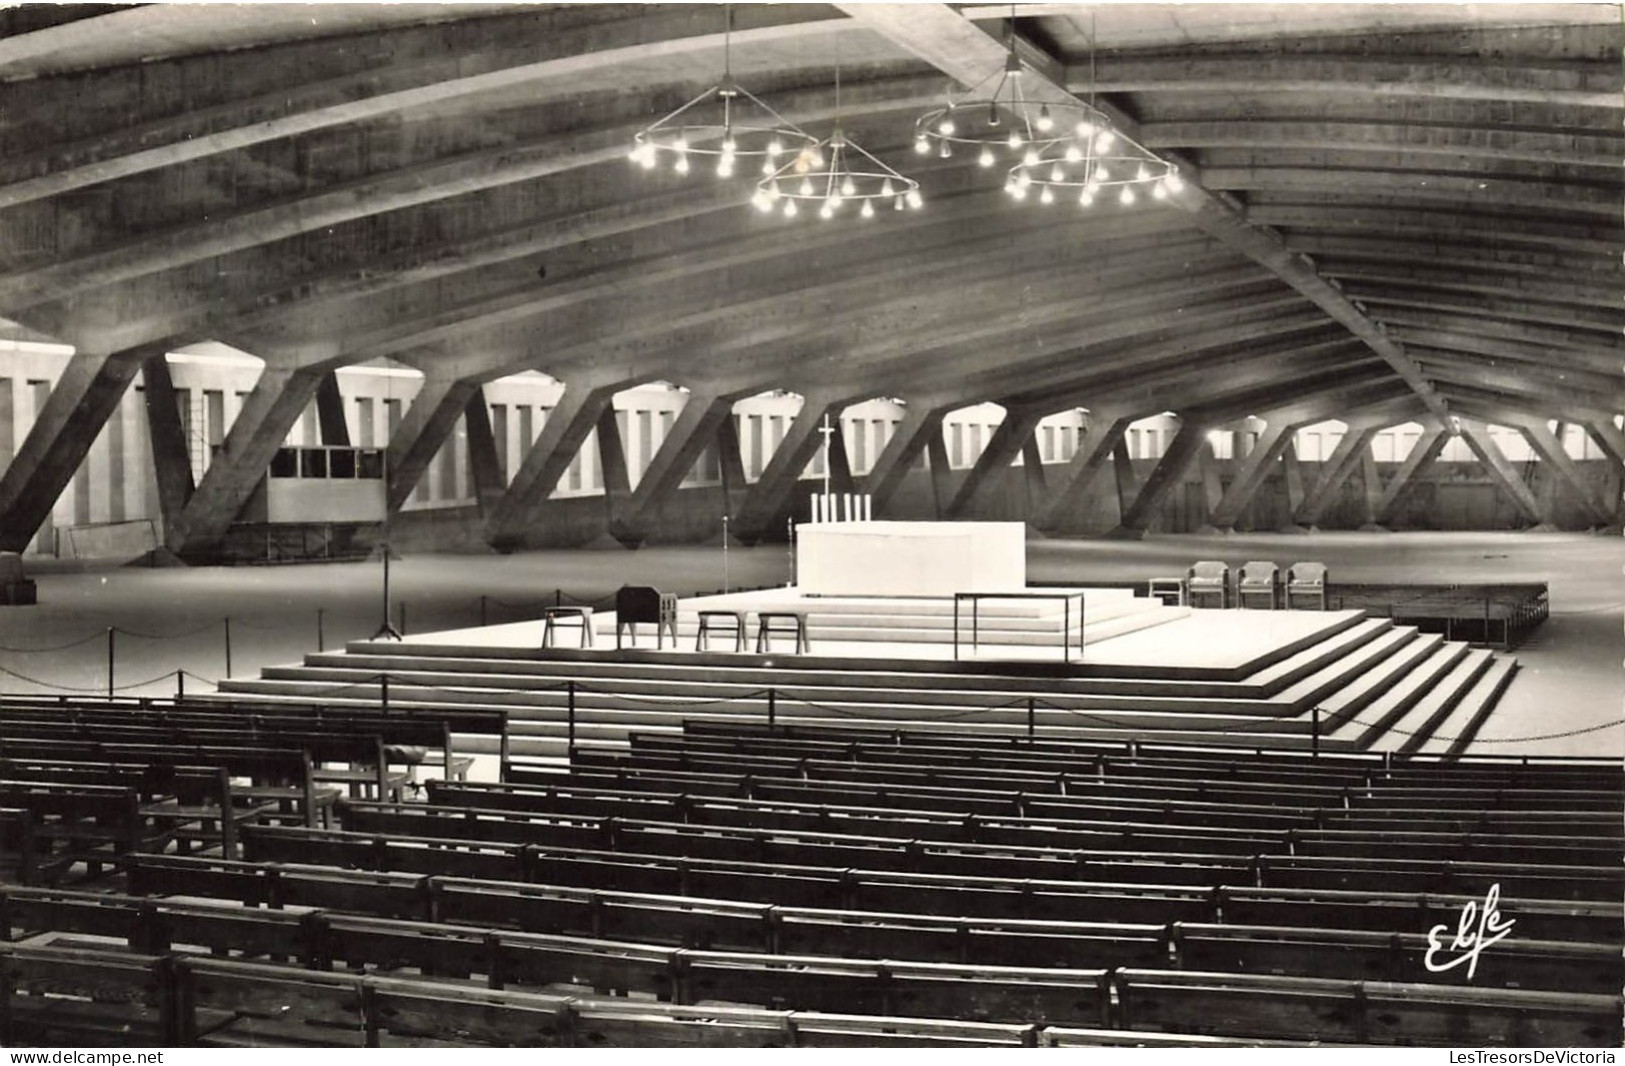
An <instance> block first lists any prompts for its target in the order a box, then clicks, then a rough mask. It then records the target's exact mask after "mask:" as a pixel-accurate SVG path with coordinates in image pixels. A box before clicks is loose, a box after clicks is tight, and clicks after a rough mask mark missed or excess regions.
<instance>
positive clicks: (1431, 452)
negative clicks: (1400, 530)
mask: <svg viewBox="0 0 1625 1066" xmlns="http://www.w3.org/2000/svg"><path fill="white" fill-rule="evenodd" d="M1448 443H1450V434H1449V433H1447V432H1445V430H1443V429H1439V428H1435V429H1432V430H1429V431H1427V432H1426V433H1424V434H1422V436H1421V437H1420V438H1419V439H1418V440H1417V442H1416V443H1415V444H1414V445H1412V446H1411V453H1410V454H1409V455H1407V456H1406V457H1405V461H1404V462H1403V463H1401V464H1400V465H1399V469H1398V470H1396V471H1395V472H1394V476H1393V477H1392V478H1390V479H1389V481H1388V484H1387V485H1385V486H1383V490H1382V498H1381V499H1380V500H1378V501H1377V506H1376V514H1375V518H1376V521H1377V524H1378V525H1384V526H1385V525H1387V524H1388V523H1390V522H1392V521H1393V519H1394V515H1395V514H1397V513H1398V511H1399V501H1400V500H1401V499H1403V498H1404V496H1405V490H1406V489H1408V488H1410V487H1411V486H1412V485H1414V484H1416V482H1417V479H1418V478H1419V477H1420V476H1421V475H1422V473H1423V472H1425V471H1426V470H1427V469H1428V468H1429V467H1430V466H1432V465H1433V464H1434V463H1435V462H1436V461H1437V460H1438V458H1439V453H1440V452H1442V451H1444V447H1445V445H1446V444H1448Z"/></svg>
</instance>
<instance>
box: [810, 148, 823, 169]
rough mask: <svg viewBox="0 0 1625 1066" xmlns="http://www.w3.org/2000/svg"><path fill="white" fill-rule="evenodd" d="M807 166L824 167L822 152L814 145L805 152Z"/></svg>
mask: <svg viewBox="0 0 1625 1066" xmlns="http://www.w3.org/2000/svg"><path fill="white" fill-rule="evenodd" d="M807 165H808V166H814V167H821V166H823V165H824V150H823V149H822V148H819V147H818V146H817V145H814V146H813V147H812V148H811V149H809V150H808V152H807Z"/></svg>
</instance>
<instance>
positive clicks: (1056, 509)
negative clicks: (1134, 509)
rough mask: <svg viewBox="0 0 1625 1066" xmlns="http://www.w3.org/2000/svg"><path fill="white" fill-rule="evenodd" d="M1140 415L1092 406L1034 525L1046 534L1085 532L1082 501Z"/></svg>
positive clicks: (1119, 409) (1138, 413)
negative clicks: (1076, 442)
mask: <svg viewBox="0 0 1625 1066" xmlns="http://www.w3.org/2000/svg"><path fill="white" fill-rule="evenodd" d="M1138 417H1140V412H1138V411H1135V410H1133V409H1130V408H1126V407H1125V408H1110V407H1091V408H1090V409H1089V424H1088V427H1087V428H1086V429H1085V430H1084V432H1083V433H1082V434H1081V435H1080V437H1079V440H1078V450H1077V451H1076V452H1074V453H1073V454H1072V459H1071V461H1070V462H1069V463H1067V466H1066V469H1065V470H1064V471H1062V472H1061V476H1060V479H1059V483H1058V484H1057V485H1056V486H1055V487H1054V488H1053V489H1051V490H1050V495H1049V499H1048V500H1047V501H1046V502H1045V504H1044V505H1043V506H1042V507H1040V508H1039V509H1038V510H1037V511H1036V512H1035V515H1034V519H1033V524H1034V525H1036V526H1037V527H1038V528H1039V529H1041V530H1043V531H1044V532H1046V533H1081V532H1082V531H1083V529H1084V521H1083V519H1084V515H1083V513H1082V510H1083V501H1084V498H1085V497H1087V496H1088V494H1089V489H1090V488H1091V487H1092V486H1093V485H1094V482H1095V478H1097V477H1099V476H1100V474H1101V472H1102V471H1103V470H1104V469H1105V466H1106V463H1107V462H1108V461H1111V459H1112V455H1113V449H1114V448H1115V447H1116V446H1117V444H1118V443H1119V442H1121V441H1122V440H1123V435H1124V434H1125V433H1127V432H1128V427H1129V424H1130V423H1131V422H1133V421H1134V420H1135V419H1136V418H1138Z"/></svg>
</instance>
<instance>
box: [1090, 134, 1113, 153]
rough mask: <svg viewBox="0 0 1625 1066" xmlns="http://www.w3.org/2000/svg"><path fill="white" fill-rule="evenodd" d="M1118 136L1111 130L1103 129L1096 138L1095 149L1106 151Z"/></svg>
mask: <svg viewBox="0 0 1625 1066" xmlns="http://www.w3.org/2000/svg"><path fill="white" fill-rule="evenodd" d="M1116 141H1117V137H1116V136H1115V135H1114V134H1113V133H1112V131H1111V130H1101V131H1100V136H1098V137H1096V138H1095V151H1097V152H1104V151H1106V150H1107V149H1109V148H1111V146H1112V145H1113V144H1114V143H1116Z"/></svg>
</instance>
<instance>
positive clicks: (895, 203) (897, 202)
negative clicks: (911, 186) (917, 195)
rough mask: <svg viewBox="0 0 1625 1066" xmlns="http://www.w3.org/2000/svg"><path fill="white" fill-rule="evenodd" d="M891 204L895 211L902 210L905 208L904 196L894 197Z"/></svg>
mask: <svg viewBox="0 0 1625 1066" xmlns="http://www.w3.org/2000/svg"><path fill="white" fill-rule="evenodd" d="M891 206H892V210H893V211H901V210H902V209H903V198H902V197H901V196H896V197H893V198H892V202H891Z"/></svg>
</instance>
